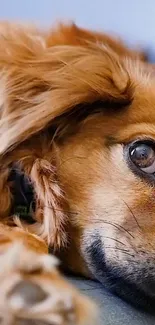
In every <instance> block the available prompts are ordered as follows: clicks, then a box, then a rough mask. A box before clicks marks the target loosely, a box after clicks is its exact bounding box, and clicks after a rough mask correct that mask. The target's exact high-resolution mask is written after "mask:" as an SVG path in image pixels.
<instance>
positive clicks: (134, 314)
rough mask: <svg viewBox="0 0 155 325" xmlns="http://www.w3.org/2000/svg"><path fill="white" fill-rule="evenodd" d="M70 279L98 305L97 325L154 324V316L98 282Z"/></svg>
mask: <svg viewBox="0 0 155 325" xmlns="http://www.w3.org/2000/svg"><path fill="white" fill-rule="evenodd" d="M71 281H72V282H73V283H74V285H75V286H77V287H78V288H80V289H81V290H82V291H83V292H84V293H85V294H86V295H88V296H90V297H92V298H93V299H94V300H95V301H96V302H97V304H98V306H100V320H99V325H155V316H151V315H149V314H145V313H143V312H140V311H138V310H136V309H134V308H133V307H131V306H130V305H129V304H127V303H126V302H124V301H123V300H121V299H120V298H118V297H116V296H114V295H112V294H111V293H110V292H108V291H106V290H105V289H103V287H101V285H100V284H99V283H96V282H93V281H90V280H81V279H71ZM95 325H96V324H95Z"/></svg>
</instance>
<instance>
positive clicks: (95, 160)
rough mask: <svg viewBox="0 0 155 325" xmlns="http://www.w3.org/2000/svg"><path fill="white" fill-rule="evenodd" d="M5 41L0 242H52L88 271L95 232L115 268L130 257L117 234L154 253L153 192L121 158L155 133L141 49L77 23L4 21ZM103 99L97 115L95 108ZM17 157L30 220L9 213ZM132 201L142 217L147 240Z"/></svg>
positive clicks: (0, 29) (0, 70)
mask: <svg viewBox="0 0 155 325" xmlns="http://www.w3.org/2000/svg"><path fill="white" fill-rule="evenodd" d="M0 47H1V50H0V89H1V92H0V103H1V112H0V116H1V119H0V168H1V178H0V194H1V195H0V216H1V220H2V223H3V226H2V227H1V229H0V234H1V235H2V239H1V244H2V247H5V245H6V247H8V243H9V245H10V243H11V245H12V242H13V241H14V240H15V241H19V239H20V240H22V242H23V245H24V247H26V248H28V249H30V250H35V251H36V247H37V250H38V252H39V253H40V252H42V250H43V251H44V252H45V253H46V252H47V246H48V245H50V246H51V248H52V249H53V252H56V254H57V255H59V256H61V258H62V261H64V263H65V265H66V267H68V268H69V269H72V270H74V271H76V272H81V273H82V274H85V275H87V276H91V277H93V274H92V272H91V268H90V267H89V266H90V265H89V263H88V261H87V258H86V253H85V245H86V242H87V240H90V241H91V239H93V233H94V230H96V229H97V230H98V231H99V232H100V235H101V237H103V238H102V240H103V241H104V238H105V243H106V247H107V248H106V247H105V250H106V256H107V259H108V258H109V260H112V261H114V263H115V264H117V263H123V265H127V264H128V263H127V261H126V260H125V258H124V255H123V253H121V251H120V252H119V253H118V251H116V250H115V244H116V242H114V241H113V240H111V239H110V238H113V239H116V240H117V241H118V240H120V238H121V240H122V241H123V245H125V246H126V247H128V249H129V251H130V250H131V251H132V248H131V247H129V246H130V245H129V241H128V236H130V233H131V234H132V237H133V238H134V240H133V243H132V244H134V245H135V247H136V249H139V250H140V247H141V246H143V247H144V248H143V249H144V250H146V253H147V254H148V256H149V254H152V246H150V245H149V243H148V238H151V240H152V245H153V247H154V246H155V242H154V231H153V229H154V228H153V227H154V226H153V225H154V222H153V214H154V209H152V210H149V217H148V214H147V213H148V206H149V204H150V203H151V206H153V204H154V201H153V189H152V188H151V187H150V186H149V185H147V184H146V183H145V182H142V181H141V180H140V179H138V178H137V177H136V176H135V175H134V174H133V173H132V172H131V170H130V169H129V167H128V166H127V164H126V162H125V161H124V160H123V154H122V144H124V143H126V142H130V141H132V140H134V138H135V139H136V138H137V137H139V136H140V137H142V136H146V135H149V136H150V137H153V138H155V127H154V119H155V113H154V105H155V93H154V87H155V79H154V76H153V74H152V73H151V72H152V70H151V69H150V67H149V66H148V65H147V63H144V62H143V61H144V55H143V53H140V52H139V53H138V52H136V51H131V50H129V49H127V48H126V46H125V45H124V44H123V43H121V42H120V41H118V40H115V39H113V38H111V37H109V36H107V35H104V34H101V33H95V32H91V31H90V32H89V31H85V30H82V29H79V28H78V27H76V26H75V25H70V26H69V25H68V26H64V25H60V26H59V27H57V28H56V29H55V30H52V31H50V32H46V31H41V30H38V29H35V28H31V27H30V28H29V27H23V26H20V25H16V24H15V25H14V24H7V23H2V24H1V25H0ZM98 104H99V106H100V107H99V108H100V113H98V114H92V113H93V110H94V109H95V107H96V106H97V105H98ZM127 107H130V109H129V110H127ZM101 111H102V112H101ZM83 114H84V117H83ZM14 162H18V164H19V165H20V167H21V169H23V170H24V172H25V174H26V175H27V176H29V177H30V179H31V181H32V183H33V186H34V189H35V196H36V203H37V204H36V211H35V215H34V218H35V220H36V222H35V224H33V225H29V224H24V223H23V222H22V220H19V219H18V218H17V217H15V216H14V217H12V216H10V210H11V205H12V200H13V197H12V196H11V187H12V186H13V184H11V183H10V182H9V181H8V176H9V172H10V169H11V164H12V163H14ZM142 205H143V207H142ZM128 206H130V207H131V208H132V209H134V211H135V212H136V214H138V219H139V222H140V224H141V231H142V230H144V232H145V241H144V237H143V235H142V233H141V231H140V230H139V228H137V224H136V223H135V220H134V219H133V216H132V213H131V211H130V209H129V208H128ZM146 218H147V220H148V218H149V220H148V221H147V225H148V227H147V228H146V222H145V220H146ZM112 223H114V224H115V226H116V225H119V226H118V227H113V226H111V224H112ZM10 224H11V226H12V228H7V225H10ZM16 225H17V226H18V227H16ZM5 227H6V228H5ZM120 227H125V228H127V230H128V232H129V234H128V235H127V236H126V233H122V230H121V228H120ZM16 228H17V229H16ZM20 228H21V230H20ZM143 228H144V229H143ZM7 238H8V239H7ZM40 238H42V239H40ZM130 240H131V238H130ZM109 247H110V248H109ZM117 254H118V256H117ZM30 255H31V254H30ZM30 263H31V258H30ZM42 276H44V274H43V275H42ZM32 278H33V275H32ZM43 287H44V285H43ZM78 308H79V307H78V306H77V309H78ZM22 317H23V316H22ZM79 317H80V316H79ZM80 319H81V318H80ZM45 320H46V318H45ZM47 320H48V318H47ZM49 321H51V319H49ZM80 322H81V320H80V321H79V322H78V321H77V324H81V323H80ZM8 324H12V323H11V321H10V323H8ZM61 324H62V323H61ZM63 324H66V323H64V322H63Z"/></svg>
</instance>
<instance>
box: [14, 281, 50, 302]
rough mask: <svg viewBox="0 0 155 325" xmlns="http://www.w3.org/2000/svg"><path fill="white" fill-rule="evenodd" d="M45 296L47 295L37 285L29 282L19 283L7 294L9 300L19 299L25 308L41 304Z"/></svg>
mask: <svg viewBox="0 0 155 325" xmlns="http://www.w3.org/2000/svg"><path fill="white" fill-rule="evenodd" d="M47 296H48V295H47V293H46V292H45V291H44V290H43V289H42V288H41V287H40V286H39V285H38V284H37V283H34V282H32V281H30V280H22V281H20V282H19V283H18V284H16V285H15V286H14V288H13V289H12V290H11V292H9V297H10V298H11V300H12V299H15V297H16V298H17V297H19V298H21V299H22V300H23V301H24V304H25V305H26V306H27V307H29V306H32V305H34V304H37V303H39V302H42V301H43V300H45V299H46V298H47Z"/></svg>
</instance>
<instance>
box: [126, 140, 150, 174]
mask: <svg viewBox="0 0 155 325" xmlns="http://www.w3.org/2000/svg"><path fill="white" fill-rule="evenodd" d="M128 154H129V159H130V161H131V162H132V163H133V164H134V165H135V166H136V167H137V168H139V169H140V170H141V171H143V172H145V173H148V174H153V173H155V147H154V143H153V142H150V143H149V142H148V143H147V142H146V143H145V142H140V141H138V142H135V143H133V144H131V145H129V152H128Z"/></svg>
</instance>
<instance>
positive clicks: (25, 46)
mask: <svg viewBox="0 0 155 325" xmlns="http://www.w3.org/2000/svg"><path fill="white" fill-rule="evenodd" d="M64 32H65V31H64ZM46 41H47V38H46V37H45V36H44V35H43V34H41V32H39V31H35V30H32V31H31V29H27V28H25V29H24V28H21V27H20V28H18V27H14V26H13V27H12V26H11V28H9V29H8V28H7V29H5V28H4V29H3V33H2V32H1V31H0V48H1V51H0V69H1V120H0V154H4V153H5V152H7V151H9V150H11V149H12V148H14V147H15V146H17V145H18V144H20V143H21V142H22V141H24V140H26V139H28V138H29V137H31V136H32V135H33V134H35V133H37V132H39V131H40V130H42V129H44V128H45V127H46V126H47V125H48V124H52V122H53V121H54V119H55V118H56V117H58V116H60V115H61V114H63V113H65V112H69V111H71V110H74V107H75V106H77V105H78V104H81V103H86V104H89V103H93V102H95V101H98V100H102V101H113V102H120V103H122V104H123V103H128V102H130V101H131V98H132V87H131V82H130V78H129V75H128V71H127V70H126V68H125V65H124V63H123V60H122V59H120V57H119V56H118V55H117V54H116V53H114V52H113V51H112V50H110V49H109V47H106V46H104V45H103V44H102V46H100V45H97V44H90V45H89V46H86V45H85V46H84V45H83V46H82V45H78V44H77V45H76V46H74V45H72V44H70V45H58V46H57V45H56V44H55V45H53V46H51V47H48V46H47V43H46Z"/></svg>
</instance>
